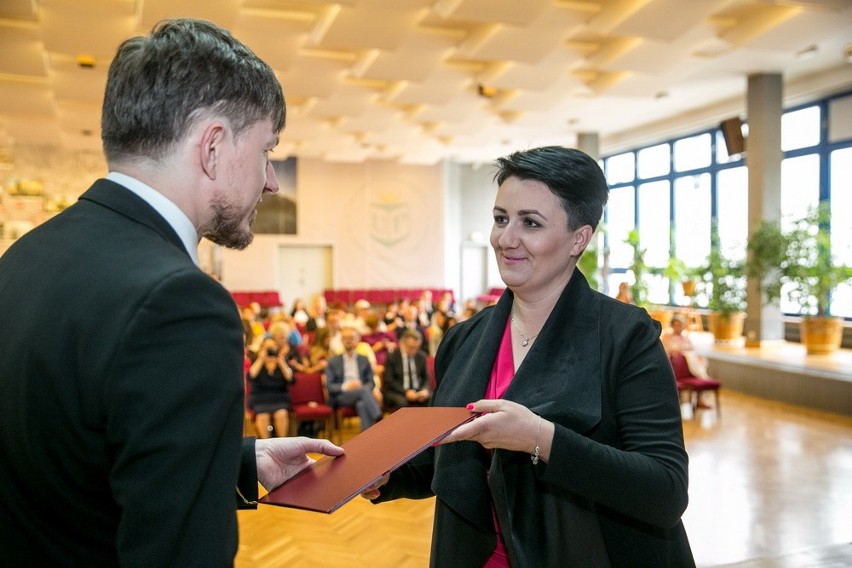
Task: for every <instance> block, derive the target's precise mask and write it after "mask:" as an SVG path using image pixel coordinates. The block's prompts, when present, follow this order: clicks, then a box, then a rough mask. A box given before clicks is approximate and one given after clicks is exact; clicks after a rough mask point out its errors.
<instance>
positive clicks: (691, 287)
mask: <svg viewBox="0 0 852 568" xmlns="http://www.w3.org/2000/svg"><path fill="white" fill-rule="evenodd" d="M680 286H681V288H683V295H684V296H686V297H687V298H692V297H693V296H695V291H696V289H697V288H698V282H696V281H695V280H684V281H683V282H681V283H680Z"/></svg>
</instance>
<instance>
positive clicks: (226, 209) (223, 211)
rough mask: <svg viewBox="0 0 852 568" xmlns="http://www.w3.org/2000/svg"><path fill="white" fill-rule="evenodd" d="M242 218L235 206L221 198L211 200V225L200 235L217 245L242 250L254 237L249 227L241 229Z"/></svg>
mask: <svg viewBox="0 0 852 568" xmlns="http://www.w3.org/2000/svg"><path fill="white" fill-rule="evenodd" d="M243 218H244V216H241V215H240V212H239V211H238V210H237V208H236V207H233V206H230V205H227V204H226V203H224V200H223V199H217V200H216V201H214V202H213V227H212V228H211V229H210V230H209V231H207V232H206V233H205V234H204V235H202V236H204V237H205V238H207V239H209V240H210V241H212V242H214V243H216V244H217V245H222V246H223V247H227V248H230V249H236V250H243V249H244V248H246V247H247V246H249V245H250V244H251V242H252V240H253V239H254V234H253V233H252V232H251V229H243V227H242V226H241V224H242V221H243Z"/></svg>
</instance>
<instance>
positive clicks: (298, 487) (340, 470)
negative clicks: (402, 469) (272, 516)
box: [259, 406, 476, 513]
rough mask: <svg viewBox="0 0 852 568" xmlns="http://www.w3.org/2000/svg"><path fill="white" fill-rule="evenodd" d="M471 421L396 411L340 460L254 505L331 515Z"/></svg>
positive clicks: (451, 411)
mask: <svg viewBox="0 0 852 568" xmlns="http://www.w3.org/2000/svg"><path fill="white" fill-rule="evenodd" d="M475 416H476V414H474V413H472V412H471V411H469V410H467V409H466V408H456V407H435V406H433V407H404V408H400V409H399V410H397V411H396V412H394V413H393V414H391V415H389V416H387V417H386V418H384V419H383V420H381V421H379V422H376V423H375V424H374V425H373V426H371V427H370V428H368V429H366V430H364V431H363V432H361V433H360V434H358V435H357V436H355V437H354V438H352V439H351V440H349V441H348V442H346V443H345V444H343V445H342V447H343V449H344V450H345V451H346V453H345V454H343V455H342V456H336V457H332V456H324V457H322V458H321V459H320V460H318V461H317V462H315V463H313V464H311V466H310V467H307V468H305V469H304V470H302V471H301V472H299V473H298V474H296V475H295V476H293V477H292V478H290V479H289V480H287V481H285V482H284V484H283V485H280V486H279V487H277V488H276V489H273V490H272V491H270V492H269V493H268V494H266V495H264V496H263V497H261V498H260V499H259V502H260V503H266V504H269V505H278V506H281V507H294V508H297V509H307V510H310V511H318V512H321V513H332V512H334V511H336V510H337V509H339V508H340V507H341V506H343V505H345V504H346V503H348V502H349V501H350V500H352V499H353V498H354V497H356V496H357V495H360V494H361V493H362V492H363V491H364V490H365V489H367V488H368V487H369V486H370V485H372V484H374V483H375V482H376V481H378V480H379V479H380V478H381V477H382V476H383V475H387V474H389V473H390V472H392V471H393V470H395V469H396V468H398V467H399V466H401V465H403V464H404V463H405V462H407V461H408V460H410V459H411V458H413V457H414V456H416V455H417V454H419V453H421V452H422V451H424V450H426V449H427V448H429V447H430V446H432V445H434V444H436V443H437V442H439V441H440V440H441V439H442V438H444V436H446V435H447V434H449V433H450V432H452V431H453V430H455V429H456V428H458V427H459V426H461V425H462V424H464V423H465V422H468V421H470V420H472V419H473V418H474V417H475Z"/></svg>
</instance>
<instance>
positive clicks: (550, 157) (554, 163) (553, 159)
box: [494, 146, 609, 231]
mask: <svg viewBox="0 0 852 568" xmlns="http://www.w3.org/2000/svg"><path fill="white" fill-rule="evenodd" d="M496 165H497V167H498V170H497V173H496V174H494V179H495V180H496V181H497V185H501V184H502V183H503V182H504V181H506V179H507V178H509V177H512V176H514V177H516V178H518V179H522V180H537V181H540V182H542V183H544V184H545V185H546V186H547V187H548V189H550V191H551V192H552V193H553V194H554V195H555V196H556V197H558V198H559V200H560V201H561V202H562V207H563V208H564V209H565V212H566V213H568V229H569V230H572V231H573V230H575V229H579V228H580V227H582V226H583V225H591V227H592V229H595V228H597V226H598V223H599V222H600V220H601V218H602V217H603V210H604V206H606V202H607V198H608V194H609V188H608V187H607V185H606V178H605V177H604V174H603V171H601V168H600V166H599V165H598V163H597V162H596V161H595V160H594V159H592V157H591V156H589V155H588V154H585V153H584V152H581V151H580V150H576V149H573V148H563V147H562V146H542V147H541V148H533V149H532V150H525V151H523V152H515V153H513V154H510V155H509V156H506V157H503V158H498V159H497V161H496Z"/></svg>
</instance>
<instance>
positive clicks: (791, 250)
mask: <svg viewBox="0 0 852 568" xmlns="http://www.w3.org/2000/svg"><path fill="white" fill-rule="evenodd" d="M830 216H831V212H830V211H829V209H828V204H827V203H826V202H823V203H821V204H820V205H819V206H818V207H816V208H814V209H812V210H811V211H809V212H808V214H807V215H806V216H804V217H802V218H800V219H797V220H795V221H793V222H792V224H791V228H790V229H789V230H784V229H783V228H782V227H781V223H779V222H778V221H761V222H760V223H758V225H757V227H756V228H755V230H754V232H753V233H752V235H751V236H750V237H749V244H748V253H749V256H748V262H747V264H746V274H747V275H748V276H749V277H751V278H759V279H760V283H761V285H760V288H761V292H762V293H763V295H764V301H765V302H766V303H771V302H774V301H777V300H778V299H779V298H780V297H781V295H782V292H783V294H784V295H785V296H786V298H787V299H788V300H789V301H790V302H791V303H793V304H796V305H797V306H798V308H799V309H798V311H799V315H801V316H802V320H801V324H800V330H801V341H802V343H803V344H804V345H805V347H806V348H807V352H808V353H832V352H834V351H836V350H837V349H838V348H839V347H840V343H841V341H842V338H843V320H842V318H839V317H831V316H830V315H829V312H828V308H829V301H830V299H831V294H832V291H833V290H835V289H836V288H837V286H839V285H840V284H843V283H852V267H849V266H846V265H843V264H839V263H837V262H835V259H834V256H833V255H832V254H831V241H830V233H829V230H828V226H829V220H830Z"/></svg>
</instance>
